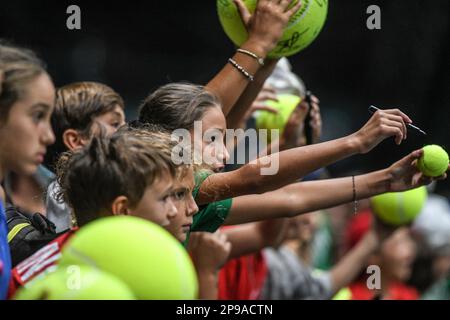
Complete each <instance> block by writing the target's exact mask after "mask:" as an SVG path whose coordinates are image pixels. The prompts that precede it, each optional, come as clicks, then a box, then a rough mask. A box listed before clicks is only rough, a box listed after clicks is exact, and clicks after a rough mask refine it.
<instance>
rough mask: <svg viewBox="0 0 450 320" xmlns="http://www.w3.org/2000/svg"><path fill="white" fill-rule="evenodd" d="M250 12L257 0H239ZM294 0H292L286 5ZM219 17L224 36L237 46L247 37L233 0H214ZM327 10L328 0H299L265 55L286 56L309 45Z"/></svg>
mask: <svg viewBox="0 0 450 320" xmlns="http://www.w3.org/2000/svg"><path fill="white" fill-rule="evenodd" d="M243 1H244V3H245V5H246V6H247V8H248V9H249V11H250V13H253V12H254V11H255V8H256V5H257V0H243ZM297 1H298V0H293V1H292V3H291V5H290V7H292V6H293V5H295V4H296V3H297ZM217 11H218V14H219V20H220V23H221V24H222V27H223V29H224V31H225V33H226V34H227V36H228V37H229V38H230V39H231V41H233V42H234V44H236V45H237V46H241V45H242V44H243V43H244V42H245V41H246V40H247V38H248V34H247V30H246V28H245V26H244V24H243V22H242V19H241V17H240V15H239V11H238V8H237V7H236V5H235V4H234V2H233V0H217ZM327 12H328V0H302V6H301V8H300V9H299V10H298V12H296V13H295V14H294V15H293V16H292V17H291V19H290V20H289V23H288V25H287V27H286V29H285V30H284V33H283V36H282V37H281V39H280V41H279V42H278V44H277V46H276V48H275V49H274V50H272V52H270V53H269V55H268V57H269V58H280V57H288V56H291V55H294V54H296V53H298V52H299V51H301V50H303V49H305V48H306V47H307V46H309V45H310V44H311V43H312V42H313V41H314V40H315V39H316V37H317V36H318V34H319V33H320V31H321V30H322V27H323V25H324V24H325V20H326V17H327Z"/></svg>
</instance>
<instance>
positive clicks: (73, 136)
mask: <svg viewBox="0 0 450 320" xmlns="http://www.w3.org/2000/svg"><path fill="white" fill-rule="evenodd" d="M63 142H64V144H65V146H66V147H67V149H69V150H70V151H73V150H77V149H80V148H82V147H84V146H85V145H86V143H87V142H88V140H86V139H84V138H83V136H82V135H81V133H80V132H78V131H77V130H75V129H67V130H66V131H64V133H63Z"/></svg>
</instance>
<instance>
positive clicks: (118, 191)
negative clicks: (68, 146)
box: [57, 128, 184, 226]
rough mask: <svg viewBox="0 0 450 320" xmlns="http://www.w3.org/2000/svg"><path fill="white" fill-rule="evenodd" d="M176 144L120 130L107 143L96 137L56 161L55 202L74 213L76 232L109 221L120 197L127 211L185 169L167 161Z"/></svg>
mask: <svg viewBox="0 0 450 320" xmlns="http://www.w3.org/2000/svg"><path fill="white" fill-rule="evenodd" d="M174 146H175V143H174V142H173V141H171V138H170V136H169V135H168V134H166V133H163V132H160V133H156V132H151V131H148V130H142V129H132V128H124V129H121V130H119V131H117V132H116V133H115V134H113V135H112V136H111V137H109V138H107V137H104V136H103V135H101V136H98V137H94V138H93V139H92V141H91V142H90V144H89V145H87V146H86V147H85V148H83V149H81V150H79V151H76V152H73V153H66V154H64V155H63V156H62V157H61V158H60V160H59V161H58V166H57V168H58V170H57V176H58V182H59V184H60V186H61V192H60V194H59V198H61V197H62V198H63V199H64V200H65V202H66V203H68V204H69V206H70V207H71V208H72V209H73V213H74V215H75V217H76V220H77V223H78V225H79V226H82V225H84V224H86V223H88V222H90V221H92V220H94V219H96V218H98V217H100V216H102V215H105V214H106V215H108V212H110V208H111V204H112V202H113V201H114V199H115V198H117V197H118V196H121V195H123V196H126V197H127V198H128V199H129V201H130V205H131V206H134V205H137V203H138V202H139V201H140V200H141V198H142V196H143V194H144V192H145V189H146V188H147V187H149V186H151V185H152V184H153V183H155V181H156V180H157V179H160V178H161V177H162V176H163V174H164V173H169V174H170V176H171V177H172V178H174V179H175V178H176V177H177V176H178V175H179V171H180V170H182V169H183V168H184V166H182V165H176V164H175V163H174V162H173V161H172V158H171V155H172V150H173V147H174Z"/></svg>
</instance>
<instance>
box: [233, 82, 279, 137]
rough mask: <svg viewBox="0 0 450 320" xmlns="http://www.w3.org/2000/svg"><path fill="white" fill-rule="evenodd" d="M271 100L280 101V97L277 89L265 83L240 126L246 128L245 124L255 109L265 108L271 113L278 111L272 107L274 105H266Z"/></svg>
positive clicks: (264, 109)
mask: <svg viewBox="0 0 450 320" xmlns="http://www.w3.org/2000/svg"><path fill="white" fill-rule="evenodd" d="M269 100H271V101H275V102H278V98H277V95H276V92H275V89H274V88H272V87H271V86H269V85H265V86H264V87H263V88H262V89H261V91H260V92H259V94H258V96H257V97H256V99H255V101H253V103H252V105H251V106H250V108H249V109H248V110H247V112H246V113H245V115H244V116H243V117H242V121H241V125H240V126H239V127H240V128H243V129H244V128H245V124H246V123H247V121H248V119H250V117H251V116H252V114H253V113H254V112H255V111H258V110H263V111H267V112H270V113H275V114H276V113H278V109H277V108H272V107H269V106H267V105H266V102H267V101H269Z"/></svg>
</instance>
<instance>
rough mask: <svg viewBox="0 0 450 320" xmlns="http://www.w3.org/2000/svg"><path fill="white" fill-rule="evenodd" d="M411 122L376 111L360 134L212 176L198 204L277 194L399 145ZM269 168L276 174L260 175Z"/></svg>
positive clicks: (396, 113) (397, 112) (395, 112)
mask: <svg viewBox="0 0 450 320" xmlns="http://www.w3.org/2000/svg"><path fill="white" fill-rule="evenodd" d="M408 122H411V120H410V119H409V117H408V116H407V115H405V114H404V113H403V112H401V111H400V110H398V109H392V110H383V111H381V110H380V111H377V112H376V113H374V114H373V115H372V117H371V118H370V119H369V121H368V122H367V123H366V124H365V125H364V126H363V127H362V128H361V129H360V130H358V131H357V132H355V133H353V134H351V135H349V136H346V137H344V138H340V139H336V140H332V141H327V142H323V143H318V144H314V145H309V146H304V147H298V148H293V149H290V150H285V151H282V152H279V153H273V154H271V155H268V156H265V157H262V158H259V159H256V160H254V161H252V162H250V163H249V164H247V165H244V166H243V167H241V168H240V169H238V170H235V171H231V172H225V173H218V174H213V175H210V176H209V177H208V178H207V179H205V181H204V182H203V183H202V184H201V186H200V192H199V193H198V195H197V197H196V202H197V204H199V205H202V204H206V203H210V202H213V201H218V200H222V199H227V198H233V197H238V196H242V195H246V194H256V193H264V192H267V191H271V190H275V189H277V188H280V187H282V186H285V185H287V184H289V183H292V182H294V181H296V180H298V179H299V178H301V177H304V176H305V175H307V174H308V173H310V172H313V171H315V170H317V169H319V168H322V167H325V166H327V165H329V164H332V163H334V162H336V161H339V160H341V159H344V158H347V157H349V156H352V155H354V154H358V153H360V154H363V153H367V152H369V151H370V150H372V149H373V148H374V147H375V146H376V145H378V144H379V143H380V142H381V141H383V140H384V139H386V138H388V137H391V136H394V137H395V141H396V143H397V144H400V143H401V141H402V140H404V139H405V138H406V125H405V123H408ZM277 164H278V168H277ZM274 166H275V167H274ZM269 168H272V169H274V170H275V171H276V173H275V172H274V174H273V175H262V174H261V172H262V170H269ZM276 169H278V170H276Z"/></svg>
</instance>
